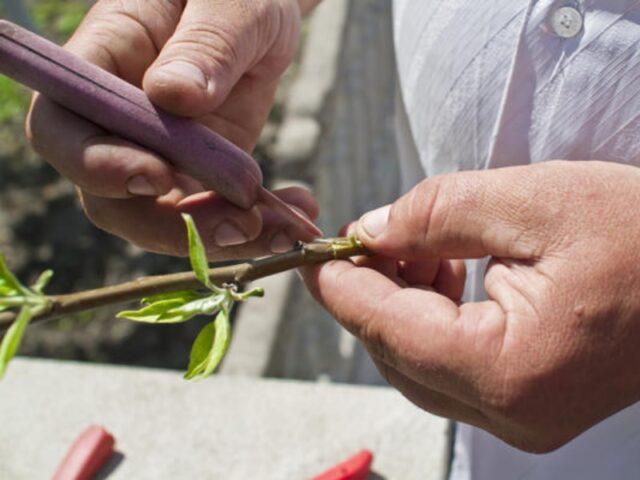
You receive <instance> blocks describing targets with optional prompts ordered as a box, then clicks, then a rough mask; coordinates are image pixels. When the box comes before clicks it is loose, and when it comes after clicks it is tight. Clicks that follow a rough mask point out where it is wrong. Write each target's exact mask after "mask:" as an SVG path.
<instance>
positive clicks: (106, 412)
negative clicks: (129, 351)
mask: <svg viewBox="0 0 640 480" xmlns="http://www.w3.org/2000/svg"><path fill="white" fill-rule="evenodd" d="M0 412H2V414H1V415H2V416H1V420H0V423H1V425H2V428H0V478H2V479H11V480H32V479H39V478H50V476H51V474H52V473H53V471H54V470H55V469H56V467H57V465H58V463H59V461H60V460H61V459H62V458H63V456H64V454H65V452H66V450H67V448H68V446H69V445H70V444H71V443H72V442H73V440H74V439H75V438H76V436H77V435H78V434H79V433H80V432H81V431H82V430H83V429H84V428H85V427H87V426H88V425H90V424H101V425H103V426H105V428H107V429H108V430H109V431H111V432H112V433H113V434H114V436H115V437H116V440H117V450H118V451H119V452H121V454H122V455H123V456H124V458H123V459H122V461H121V462H120V463H119V464H118V465H115V468H114V470H113V471H112V474H111V475H110V476H109V477H108V478H110V479H112V480H118V479H136V480H147V479H153V480H157V479H176V480H180V479H199V480H200V479H204V480H206V479H225V480H234V479H238V480H240V479H242V480H244V479H248V478H252V479H261V480H262V479H265V480H270V479H283V480H285V479H286V480H288V479H298V478H299V479H304V478H310V477H312V476H313V475H317V474H319V473H321V472H322V471H324V470H325V469H327V468H328V467H330V466H332V465H334V464H336V463H338V462H340V461H341V460H343V459H345V458H347V457H349V456H350V455H352V454H353V453H355V452H357V451H358V450H360V449H362V448H368V449H371V450H372V451H373V452H374V454H375V461H374V471H375V472H376V473H377V474H378V475H380V477H382V478H385V479H389V480H392V479H401V480H412V479H421V480H436V479H438V480H440V479H442V478H443V475H444V471H445V469H446V453H445V452H446V448H445V447H446V441H447V437H446V430H447V424H446V422H445V421H444V420H442V419H439V418H437V417H433V416H431V415H428V414H426V413H424V412H421V411H420V410H418V409H417V408H415V407H414V406H412V405H411V404H410V403H409V402H408V401H406V400H405V399H403V398H402V397H401V396H400V395H399V394H398V393H396V392H394V391H392V390H390V389H387V388H374V387H353V386H335V385H323V384H311V383H296V382H290V381H275V380H256V379H242V378H233V377H225V376H218V377H213V378H211V379H208V380H205V381H202V382H200V383H195V384H194V383H187V382H185V381H183V380H182V379H181V377H180V374H179V373H178V372H175V373H174V372H164V371H153V370H143V369H133V368H123V367H103V366H95V365H94V366H88V365H81V364H74V363H63V362H54V361H40V360H24V359H20V360H17V361H16V362H15V363H14V364H13V365H12V366H11V369H10V371H9V372H8V374H7V377H6V378H5V380H4V382H3V383H2V384H1V385H0Z"/></svg>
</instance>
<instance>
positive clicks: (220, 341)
mask: <svg viewBox="0 0 640 480" xmlns="http://www.w3.org/2000/svg"><path fill="white" fill-rule="evenodd" d="M230 341H231V324H230V322H229V313H228V311H227V309H223V310H221V311H220V313H218V315H217V316H216V319H215V320H214V321H213V322H211V323H209V324H208V325H206V326H205V327H204V328H203V329H202V330H201V331H200V333H199V334H198V337H197V338H196V340H195V342H193V347H192V348H191V358H190V361H189V369H188V370H187V373H186V374H185V376H184V378H185V379H187V380H202V379H203V378H206V377H208V376H209V375H211V374H212V373H213V372H214V370H215V369H216V368H217V367H218V365H220V362H221V361H222V359H223V358H224V356H225V354H226V353H227V350H228V349H229V343H230Z"/></svg>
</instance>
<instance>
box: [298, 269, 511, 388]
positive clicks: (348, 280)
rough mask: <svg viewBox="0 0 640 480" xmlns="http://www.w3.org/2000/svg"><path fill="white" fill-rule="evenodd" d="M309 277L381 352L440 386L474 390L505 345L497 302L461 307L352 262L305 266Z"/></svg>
mask: <svg viewBox="0 0 640 480" xmlns="http://www.w3.org/2000/svg"><path fill="white" fill-rule="evenodd" d="M303 276H304V278H305V281H306V283H307V285H308V286H309V288H310V290H311V292H312V293H313V294H314V296H315V297H316V299H317V300H318V301H319V302H320V303H322V304H323V305H324V306H325V307H326V308H327V309H328V310H329V311H330V312H331V313H332V314H333V315H334V316H335V317H336V318H337V319H338V321H339V322H340V323H341V324H342V325H343V326H345V328H347V329H348V330H349V331H351V332H352V333H353V334H354V335H356V336H357V337H358V338H360V339H361V340H362V341H363V342H364V343H365V345H366V346H367V348H368V349H369V350H370V351H371V352H372V353H373V354H374V355H375V356H376V357H378V358H380V359H381V360H382V361H384V362H385V363H388V364H389V365H391V366H393V367H394V368H396V369H397V370H399V371H400V372H402V373H403V374H404V375H407V376H409V377H410V378H412V379H414V380H419V381H421V382H422V381H423V380H424V383H425V385H427V386H429V387H430V388H433V389H436V390H438V391H440V392H442V393H448V394H451V395H453V396H455V397H456V398H459V399H460V398H464V397H470V396H473V395H474V394H476V393H477V391H476V390H475V382H476V379H477V378H480V377H483V376H484V375H485V373H486V372H485V371H484V370H488V368H489V366H490V365H492V364H493V362H494V360H495V358H496V357H497V356H498V355H499V353H500V351H501V348H502V345H503V343H502V342H503V340H504V333H505V322H506V317H505V314H504V312H503V311H502V310H501V309H500V307H499V306H498V305H497V304H495V303H494V302H483V303H476V304H473V303H472V304H466V305H464V306H462V307H458V306H457V305H456V304H455V303H454V302H452V301H451V300H450V299H448V298H446V297H444V296H442V295H440V294H437V293H433V292H429V291H425V290H421V289H413V288H406V289H403V288H400V287H399V286H398V285H396V284H395V283H394V282H393V281H392V280H390V279H388V278H386V277H385V276H383V275H381V274H380V273H378V272H376V271H374V270H371V269H367V268H358V267H356V266H354V265H353V264H352V263H350V262H346V261H336V262H329V263H327V264H325V265H322V266H319V267H309V268H305V269H303ZM483 369H484V370H483ZM425 378H426V379H425Z"/></svg>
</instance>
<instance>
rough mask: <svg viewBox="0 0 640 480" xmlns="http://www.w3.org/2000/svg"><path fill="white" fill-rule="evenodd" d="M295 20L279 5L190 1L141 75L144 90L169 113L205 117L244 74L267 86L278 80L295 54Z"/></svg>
mask: <svg viewBox="0 0 640 480" xmlns="http://www.w3.org/2000/svg"><path fill="white" fill-rule="evenodd" d="M294 7H295V5H294ZM299 15H300V12H299V10H298V9H297V8H291V7H286V5H285V4H284V3H281V2H255V4H247V3H246V2H244V3H243V2H226V1H223V0H213V1H212V0H190V1H189V2H187V4H186V7H185V10H184V13H183V15H182V18H181V20H180V23H179V25H178V27H177V30H176V32H175V34H174V35H173V36H172V37H171V39H170V40H169V41H168V42H167V44H166V45H165V47H164V48H163V49H162V51H161V53H160V55H159V57H158V59H157V61H156V62H155V63H154V65H153V66H152V67H151V68H150V69H149V71H148V72H147V74H146V76H145V79H144V88H145V91H146V92H147V94H148V95H149V96H150V97H151V99H152V100H153V101H154V102H156V103H157V104H159V105H160V106H162V107H164V108H166V109H168V110H170V111H172V112H174V113H177V114H181V115H185V116H194V117H199V116H202V115H205V114H206V113H209V112H211V111H213V110H215V109H216V108H218V107H219V106H220V105H221V104H222V103H223V102H224V101H225V99H226V98H227V96H228V95H229V92H230V91H231V90H232V88H233V87H234V86H235V85H236V84H237V83H238V81H239V80H240V78H241V77H242V76H243V75H245V74H246V73H247V72H250V71H251V73H252V74H253V75H255V76H259V77H260V78H261V80H262V81H267V82H271V81H273V80H275V79H276V78H277V77H279V76H280V74H281V73H282V72H283V71H284V69H285V68H286V66H287V65H288V63H289V61H290V60H291V58H292V56H293V53H294V50H295V45H296V43H297V37H298V29H299ZM283 32H284V33H283ZM267 56H268V57H269V58H270V60H271V61H269V62H266V65H264V66H263V63H264V62H262V60H263V59H265V57H267ZM257 65H261V66H262V68H258V67H257Z"/></svg>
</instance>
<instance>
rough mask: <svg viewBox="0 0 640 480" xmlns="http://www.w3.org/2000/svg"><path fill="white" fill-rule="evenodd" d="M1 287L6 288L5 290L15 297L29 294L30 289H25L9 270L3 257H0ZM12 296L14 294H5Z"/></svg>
mask: <svg viewBox="0 0 640 480" xmlns="http://www.w3.org/2000/svg"><path fill="white" fill-rule="evenodd" d="M0 287H4V290H5V291H7V292H14V293H13V295H15V294H17V293H27V292H28V289H27V288H26V287H24V286H23V285H22V284H21V283H20V282H19V281H18V279H17V278H16V277H15V276H14V275H13V273H11V271H10V270H9V269H8V268H7V264H6V263H4V257H3V256H2V255H0ZM7 289H8V290H7ZM10 295H12V293H5V294H4V296H10Z"/></svg>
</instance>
